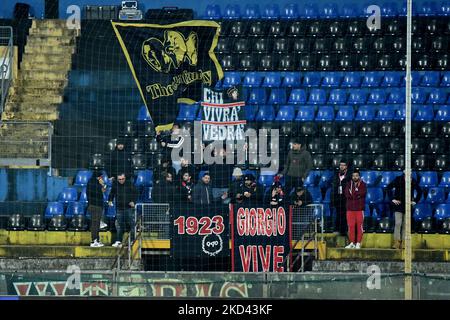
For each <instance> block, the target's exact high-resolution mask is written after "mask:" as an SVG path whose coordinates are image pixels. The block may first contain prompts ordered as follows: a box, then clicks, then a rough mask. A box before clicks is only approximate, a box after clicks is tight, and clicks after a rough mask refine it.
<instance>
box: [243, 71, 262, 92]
mask: <svg viewBox="0 0 450 320" xmlns="http://www.w3.org/2000/svg"><path fill="white" fill-rule="evenodd" d="M261 82H262V75H261V74H260V73H257V72H248V73H246V74H245V76H244V82H243V84H242V85H243V86H244V87H250V88H252V87H259V86H260V85H261Z"/></svg>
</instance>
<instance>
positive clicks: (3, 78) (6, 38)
mask: <svg viewBox="0 0 450 320" xmlns="http://www.w3.org/2000/svg"><path fill="white" fill-rule="evenodd" d="M0 47H4V48H6V50H5V53H4V54H2V56H1V57H0V90H1V91H0V115H1V114H2V112H3V110H4V107H5V103H6V98H7V96H8V91H9V87H10V86H11V82H12V80H13V74H12V73H13V72H12V70H13V63H14V59H13V57H14V44H13V29H12V27H10V26H3V27H0Z"/></svg>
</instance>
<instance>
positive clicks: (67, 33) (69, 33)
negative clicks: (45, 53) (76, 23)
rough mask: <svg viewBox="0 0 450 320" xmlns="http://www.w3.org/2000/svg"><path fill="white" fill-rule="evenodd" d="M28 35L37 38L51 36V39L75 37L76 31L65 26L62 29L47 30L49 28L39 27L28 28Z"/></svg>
mask: <svg viewBox="0 0 450 320" xmlns="http://www.w3.org/2000/svg"><path fill="white" fill-rule="evenodd" d="M29 34H30V35H33V36H34V35H39V36H51V37H61V36H64V37H75V36H76V30H71V29H67V27H66V26H64V28H62V27H58V28H49V27H39V28H37V27H36V28H30V32H29Z"/></svg>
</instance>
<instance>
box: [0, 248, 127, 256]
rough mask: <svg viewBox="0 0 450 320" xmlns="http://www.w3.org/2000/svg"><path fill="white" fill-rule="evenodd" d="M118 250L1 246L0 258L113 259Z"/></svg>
mask: <svg viewBox="0 0 450 320" xmlns="http://www.w3.org/2000/svg"><path fill="white" fill-rule="evenodd" d="M119 250H120V249H118V248H114V247H111V246H104V247H101V248H91V247H89V246H55V245H50V246H48V245H1V246H0V257H8V258H34V257H40V258H45V257H48V258H115V257H116V256H117V254H118V252H119Z"/></svg>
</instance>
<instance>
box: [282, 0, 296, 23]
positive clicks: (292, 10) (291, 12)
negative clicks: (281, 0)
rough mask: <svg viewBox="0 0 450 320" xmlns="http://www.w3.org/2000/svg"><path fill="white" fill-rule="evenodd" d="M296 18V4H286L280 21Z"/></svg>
mask: <svg viewBox="0 0 450 320" xmlns="http://www.w3.org/2000/svg"><path fill="white" fill-rule="evenodd" d="M298 17H299V11H298V5H297V4H296V3H289V4H286V5H285V6H284V8H283V10H282V11H281V19H297V18H298Z"/></svg>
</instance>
